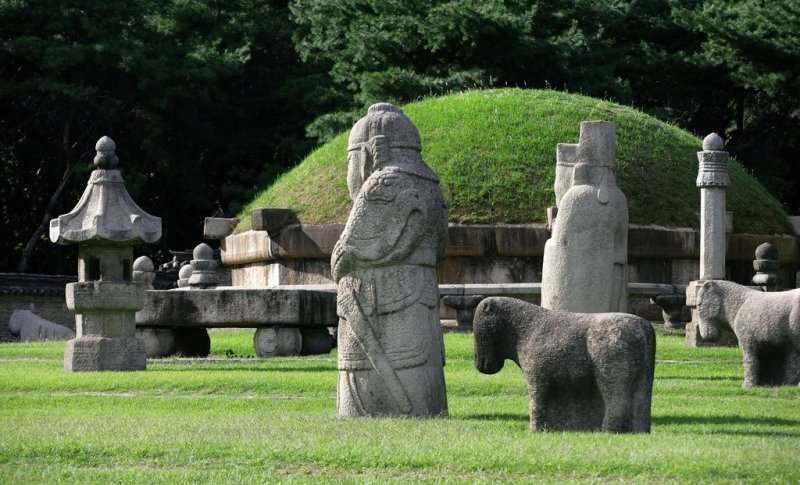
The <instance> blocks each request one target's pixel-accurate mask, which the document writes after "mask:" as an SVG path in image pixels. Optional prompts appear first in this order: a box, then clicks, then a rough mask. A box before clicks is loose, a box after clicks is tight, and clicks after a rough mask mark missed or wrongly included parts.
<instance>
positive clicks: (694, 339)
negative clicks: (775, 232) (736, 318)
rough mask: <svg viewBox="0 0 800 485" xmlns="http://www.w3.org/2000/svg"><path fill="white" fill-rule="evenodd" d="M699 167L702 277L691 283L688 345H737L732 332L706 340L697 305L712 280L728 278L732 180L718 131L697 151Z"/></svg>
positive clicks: (688, 289)
mask: <svg viewBox="0 0 800 485" xmlns="http://www.w3.org/2000/svg"><path fill="white" fill-rule="evenodd" d="M697 160H698V162H699V168H698V171H697V186H698V187H699V188H700V277H699V278H698V279H696V280H694V281H691V282H690V283H689V286H688V287H687V290H686V304H687V305H688V306H689V307H690V308H691V309H692V321H691V322H689V324H688V325H687V326H686V345H687V346H689V347H698V346H709V345H735V340H734V339H732V338H731V337H732V335H731V334H729V335H726V336H724V338H719V336H718V335H717V336H715V338H714V339H712V340H715V342H714V341H712V342H704V337H703V332H702V331H700V329H699V327H700V321H699V316H698V312H697V306H698V305H699V303H700V291H699V290H700V288H701V287H702V286H703V283H704V282H705V281H708V280H722V279H724V278H725V247H726V239H727V236H726V234H725V187H727V186H729V185H730V183H731V179H730V176H729V175H728V153H727V152H726V151H725V143H724V142H723V140H722V138H721V137H720V136H719V135H717V134H716V133H711V134H709V135H708V136H706V137H705V139H704V140H703V150H702V151H700V152H697Z"/></svg>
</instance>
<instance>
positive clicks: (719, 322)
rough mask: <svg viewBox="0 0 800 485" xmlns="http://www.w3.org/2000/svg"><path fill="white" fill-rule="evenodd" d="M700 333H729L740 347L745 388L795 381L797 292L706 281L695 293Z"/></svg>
mask: <svg viewBox="0 0 800 485" xmlns="http://www.w3.org/2000/svg"><path fill="white" fill-rule="evenodd" d="M697 316H698V319H699V331H700V335H701V337H702V338H703V339H706V340H711V341H713V340H716V339H717V338H718V337H719V335H720V332H721V330H723V329H731V330H733V332H734V333H735V334H736V337H737V338H738V340H739V345H740V346H741V347H742V352H743V354H744V356H743V363H744V384H743V385H744V387H751V386H768V385H785V384H792V385H793V384H798V383H800V290H791V291H780V292H772V293H767V292H762V291H757V290H753V289H750V288H747V287H746V286H742V285H738V284H736V283H733V282H730V281H706V282H705V283H703V285H702V286H701V287H700V290H699V291H698V294H697Z"/></svg>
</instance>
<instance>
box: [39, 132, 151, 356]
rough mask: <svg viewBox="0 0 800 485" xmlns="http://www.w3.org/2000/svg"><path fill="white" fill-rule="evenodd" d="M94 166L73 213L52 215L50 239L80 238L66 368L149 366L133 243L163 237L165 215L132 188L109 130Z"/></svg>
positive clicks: (70, 289)
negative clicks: (141, 334) (150, 209)
mask: <svg viewBox="0 0 800 485" xmlns="http://www.w3.org/2000/svg"><path fill="white" fill-rule="evenodd" d="M95 149H96V150H97V155H96V156H95V157H94V164H95V166H96V169H95V170H94V171H93V172H92V174H91V176H90V177H89V183H88V185H87V187H86V190H85V191H84V192H83V195H82V196H81V199H80V200H79V201H78V204H77V205H76V206H75V208H74V209H72V211H71V212H70V213H68V214H64V215H61V216H58V218H56V219H52V220H51V221H50V240H51V241H53V242H55V243H58V244H78V282H77V283H70V284H68V285H67V287H66V298H67V307H68V308H69V309H70V310H71V311H73V312H74V313H75V330H76V337H75V338H74V339H73V340H70V341H68V342H67V348H66V351H65V353H64V369H65V370H67V371H102V370H144V369H145V367H146V364H147V358H146V354H145V350H144V347H143V345H142V343H141V342H140V341H139V339H137V338H136V321H135V315H136V312H137V311H138V310H140V309H141V308H142V307H143V306H144V302H145V292H146V291H147V289H148V287H149V285H148V284H147V283H146V282H135V281H133V277H132V276H133V274H132V273H133V246H134V245H136V244H141V243H153V242H156V241H158V240H159V239H160V238H161V218H159V217H154V216H151V215H150V214H147V213H146V212H145V211H143V210H142V209H141V208H140V207H139V206H138V205H137V204H136V203H135V202H134V201H133V199H131V197H130V195H128V191H127V190H126V189H125V183H124V181H123V179H122V175H121V174H120V172H119V170H117V168H116V166H117V162H118V158H117V155H116V154H115V153H114V150H115V149H116V145H115V144H114V141H113V140H111V138H109V137H107V136H104V137H103V138H101V139H100V140H98V142H97V145H96V146H95Z"/></svg>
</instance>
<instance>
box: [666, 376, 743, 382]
mask: <svg viewBox="0 0 800 485" xmlns="http://www.w3.org/2000/svg"><path fill="white" fill-rule="evenodd" d="M656 380H657V381H708V382H715V381H720V382H722V381H732V382H741V381H742V376H690V375H672V376H659V375H656Z"/></svg>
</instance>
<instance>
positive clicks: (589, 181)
mask: <svg viewBox="0 0 800 485" xmlns="http://www.w3.org/2000/svg"><path fill="white" fill-rule="evenodd" d="M614 140H615V133H614V124H613V123H609V122H605V121H592V122H583V123H581V134H580V141H579V143H578V144H577V145H563V144H560V145H559V146H558V157H559V161H558V164H559V167H560V169H562V170H561V171H562V172H563V171H564V170H566V168H571V170H572V173H571V175H572V176H571V180H566V181H565V180H564V179H565V178H568V177H564V176H563V174H562V177H558V176H557V180H556V187H555V189H556V194H557V197H558V201H557V203H558V212H557V216H556V219H555V222H554V223H553V230H552V235H551V237H550V239H549V240H548V241H547V243H545V249H544V264H543V268H542V306H543V307H545V308H549V309H551V310H563V311H569V312H577V313H605V312H626V311H627V306H628V291H627V284H628V278H627V273H628V263H627V262H628V201H627V199H626V198H625V194H624V193H623V192H622V191H621V190H620V189H619V187H618V186H617V180H616V175H615V173H614V164H615V156H614V145H615V141H614ZM565 146H566V147H567V148H570V149H569V150H565V149H564V148H565ZM598 147H599V148H598ZM562 158H567V159H569V161H570V162H571V164H567V163H566V162H565V161H564V160H562ZM565 184H566V185H568V186H569V188H567V187H566V186H565ZM565 189H566V190H565ZM562 194H563V195H562Z"/></svg>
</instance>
